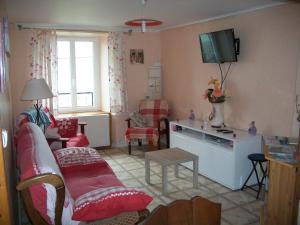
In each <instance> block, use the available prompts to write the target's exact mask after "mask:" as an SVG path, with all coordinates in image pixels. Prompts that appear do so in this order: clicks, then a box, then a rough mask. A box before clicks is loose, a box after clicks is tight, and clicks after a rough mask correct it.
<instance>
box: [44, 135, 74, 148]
mask: <svg viewBox="0 0 300 225" xmlns="http://www.w3.org/2000/svg"><path fill="white" fill-rule="evenodd" d="M46 139H47V141H49V142H52V141H58V142H61V147H62V148H66V147H67V142H68V141H69V140H70V138H62V137H61V138H46Z"/></svg>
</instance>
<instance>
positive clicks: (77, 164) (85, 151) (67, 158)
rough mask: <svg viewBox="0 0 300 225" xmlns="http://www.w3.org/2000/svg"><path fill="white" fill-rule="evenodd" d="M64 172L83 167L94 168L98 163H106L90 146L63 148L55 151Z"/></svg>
mask: <svg viewBox="0 0 300 225" xmlns="http://www.w3.org/2000/svg"><path fill="white" fill-rule="evenodd" d="M54 155H55V158H56V161H57V162H58V165H59V167H60V169H61V171H62V172H63V173H65V172H70V171H77V170H83V169H88V170H90V169H94V168H95V166H96V164H103V163H106V162H105V160H103V159H102V158H101V156H100V155H99V154H98V152H97V151H96V150H95V149H92V148H88V147H70V148H62V149H59V150H56V151H55V152H54Z"/></svg>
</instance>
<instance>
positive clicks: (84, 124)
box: [78, 122, 87, 134]
mask: <svg viewBox="0 0 300 225" xmlns="http://www.w3.org/2000/svg"><path fill="white" fill-rule="evenodd" d="M78 125H79V126H80V133H82V134H85V131H84V129H85V126H86V125H87V123H86V122H78Z"/></svg>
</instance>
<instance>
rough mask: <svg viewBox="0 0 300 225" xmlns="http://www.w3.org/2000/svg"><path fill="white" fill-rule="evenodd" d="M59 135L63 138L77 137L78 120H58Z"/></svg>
mask: <svg viewBox="0 0 300 225" xmlns="http://www.w3.org/2000/svg"><path fill="white" fill-rule="evenodd" d="M56 125H57V127H58V133H59V134H60V136H61V137H63V138H70V137H75V136H76V135H77V128H78V118H63V119H57V120H56Z"/></svg>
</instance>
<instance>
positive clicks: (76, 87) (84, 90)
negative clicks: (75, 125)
mask: <svg viewBox="0 0 300 225" xmlns="http://www.w3.org/2000/svg"><path fill="white" fill-rule="evenodd" d="M101 43H102V42H101V38H99V37H85V36H81V37H79V36H75V37H70V36H59V37H58V40H57V57H58V61H57V63H58V84H57V88H58V111H59V112H60V113H64V112H83V111H96V110H100V109H101V98H100V94H101V83H100V82H101V73H100V72H101V71H102V70H103V69H102V68H101V67H100V66H101V58H100V55H101V56H102V55H103V54H101V46H100V44H101ZM104 61H107V60H104ZM102 75H103V74H102Z"/></svg>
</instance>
